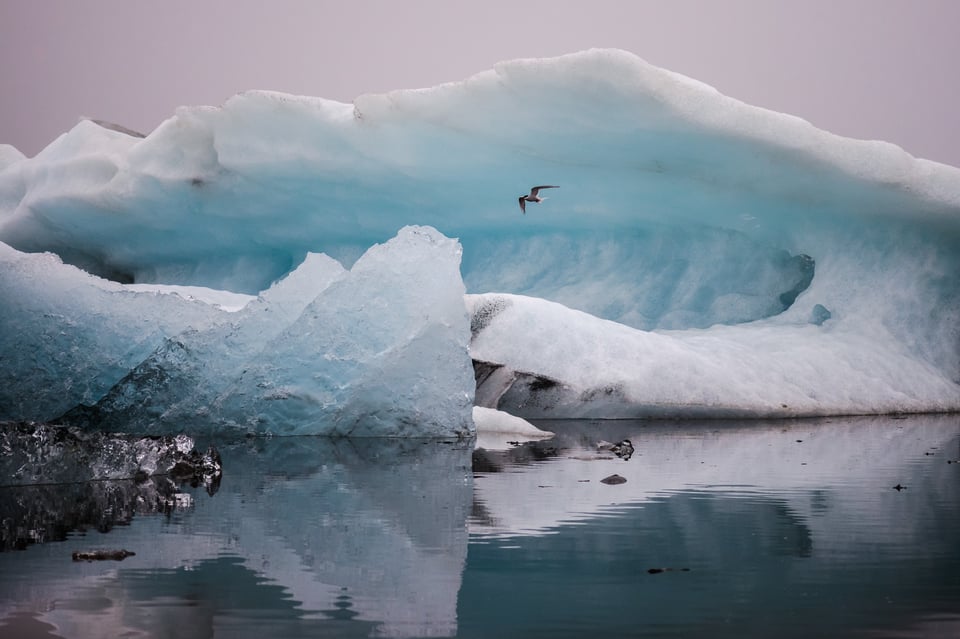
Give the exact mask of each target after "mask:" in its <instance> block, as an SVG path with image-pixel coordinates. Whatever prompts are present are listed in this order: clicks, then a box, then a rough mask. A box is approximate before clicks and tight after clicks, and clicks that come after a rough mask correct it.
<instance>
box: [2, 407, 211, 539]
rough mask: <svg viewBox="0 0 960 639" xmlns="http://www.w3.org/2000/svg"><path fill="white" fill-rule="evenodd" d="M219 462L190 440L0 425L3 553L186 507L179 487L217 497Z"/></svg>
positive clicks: (188, 498)
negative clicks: (74, 533) (76, 531)
mask: <svg viewBox="0 0 960 639" xmlns="http://www.w3.org/2000/svg"><path fill="white" fill-rule="evenodd" d="M221 473H222V464H221V460H220V454H219V452H218V451H217V450H216V448H214V447H212V446H211V447H209V448H208V449H207V451H206V452H204V453H201V452H200V451H199V450H197V449H196V448H195V447H194V445H193V440H192V439H191V438H189V437H187V436H185V435H177V436H162V437H130V436H127V435H122V434H105V433H100V432H86V431H80V430H78V429H73V428H66V427H62V426H51V425H45V424H34V423H11V422H3V423H0V477H4V480H3V485H2V486H0V513H3V517H2V518H0V551H4V550H13V549H22V548H25V547H26V546H27V545H29V544H33V543H44V542H48V541H60V540H63V539H65V538H66V535H67V534H68V533H69V532H71V531H74V530H80V531H82V530H86V529H88V528H92V529H95V530H98V531H100V532H107V531H108V530H110V529H111V528H113V527H114V526H117V525H122V524H128V523H130V521H131V520H132V519H133V517H134V516H135V515H144V514H150V513H168V512H170V511H172V510H177V509H184V508H189V507H191V506H192V504H193V496H192V495H190V494H189V493H187V492H184V491H183V489H182V486H184V485H185V484H186V485H189V486H192V487H195V488H196V487H200V486H203V487H204V489H205V490H206V492H207V493H208V494H210V495H213V494H214V493H216V492H217V490H218V488H219V486H220V477H221Z"/></svg>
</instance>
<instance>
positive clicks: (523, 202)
mask: <svg viewBox="0 0 960 639" xmlns="http://www.w3.org/2000/svg"><path fill="white" fill-rule="evenodd" d="M520 212H521V213H523V214H524V215H526V214H527V196H525V195H521V196H520Z"/></svg>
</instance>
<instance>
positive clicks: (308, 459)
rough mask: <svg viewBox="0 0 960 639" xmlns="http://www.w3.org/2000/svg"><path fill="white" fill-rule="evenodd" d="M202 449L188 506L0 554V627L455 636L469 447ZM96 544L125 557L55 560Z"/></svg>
mask: <svg viewBox="0 0 960 639" xmlns="http://www.w3.org/2000/svg"><path fill="white" fill-rule="evenodd" d="M218 448H220V450H221V452H222V457H223V462H224V475H223V480H222V483H221V486H220V490H219V491H218V492H217V494H216V495H214V496H207V495H204V494H203V493H202V492H200V491H199V490H198V491H197V492H196V494H195V496H194V500H193V507H192V508H191V509H188V510H173V511H171V512H170V513H168V514H167V516H166V517H158V516H138V517H136V518H134V519H133V520H132V521H130V525H128V526H122V527H118V528H114V529H113V530H111V531H110V534H109V535H100V534H98V533H93V532H90V533H86V534H73V535H70V536H69V537H68V539H67V540H66V541H65V542H63V543H56V544H45V545H39V546H33V547H31V548H29V550H27V551H25V552H13V553H0V571H2V573H3V574H4V575H5V578H4V579H3V580H2V583H0V599H2V601H3V602H4V603H3V604H0V619H4V620H6V623H7V624H10V623H13V621H12V620H13V619H19V620H20V622H21V623H24V621H23V619H24V617H23V613H24V612H34V613H41V615H42V616H41V619H42V621H43V622H45V623H49V624H53V625H54V626H55V627H56V628H57V633H58V634H60V635H62V636H67V637H86V636H101V635H102V633H103V631H104V628H109V629H110V632H111V633H117V634H119V633H121V632H130V633H135V634H139V633H144V634H146V635H147V636H178V637H189V636H213V635H219V634H221V633H225V635H226V636H271V635H272V634H273V633H274V632H276V631H277V628H278V627H279V628H284V629H286V630H284V633H283V634H285V635H286V634H291V633H292V634H293V635H298V634H308V635H309V634H311V633H312V632H313V633H314V634H315V631H316V627H315V625H316V624H317V623H319V622H325V623H331V622H332V623H336V624H340V625H342V626H343V627H342V628H339V629H338V630H336V634H339V635H343V634H348V635H357V636H370V635H377V636H450V635H453V634H455V633H456V611H457V593H458V591H459V586H460V580H461V575H462V571H463V567H464V562H465V559H466V552H467V529H466V519H467V514H468V510H469V507H470V499H471V494H472V479H471V474H470V468H469V464H470V443H445V442H441V441H437V440H410V439H406V440H399V439H370V440H364V441H362V442H357V441H350V440H345V439H343V440H337V439H324V438H276V439H272V438H271V439H259V438H249V439H247V440H245V441H243V442H240V443H232V444H229V443H228V444H218ZM3 490H6V491H12V490H24V489H23V488H13V487H10V488H5V489H3ZM201 490H202V489H201ZM105 546H109V547H111V548H112V547H116V548H125V549H129V550H131V551H133V552H135V553H136V554H135V555H134V556H131V557H129V558H127V559H125V560H124V561H122V562H119V563H118V562H112V561H111V562H92V563H86V562H79V563H76V562H71V560H70V556H71V553H72V552H73V551H75V550H86V549H89V548H102V547H105ZM30 619H33V618H32V617H30ZM34 621H36V620H34ZM277 624H280V626H278V625H277ZM3 628H4V626H3V625H0V634H2V629H3ZM311 628H313V630H312V631H311ZM324 628H326V629H327V630H328V631H329V630H330V628H329V626H324ZM287 630H289V633H288V632H287Z"/></svg>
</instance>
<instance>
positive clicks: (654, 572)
mask: <svg viewBox="0 0 960 639" xmlns="http://www.w3.org/2000/svg"><path fill="white" fill-rule="evenodd" d="M647 572H648V573H650V574H651V575H658V574H660V573H661V572H690V569H689V568H647Z"/></svg>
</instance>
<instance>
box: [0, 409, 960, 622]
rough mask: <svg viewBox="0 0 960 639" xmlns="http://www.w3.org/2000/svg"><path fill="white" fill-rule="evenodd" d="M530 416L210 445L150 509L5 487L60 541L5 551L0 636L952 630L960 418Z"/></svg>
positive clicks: (959, 617)
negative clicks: (508, 423)
mask: <svg viewBox="0 0 960 639" xmlns="http://www.w3.org/2000/svg"><path fill="white" fill-rule="evenodd" d="M538 425H540V426H541V427H545V428H548V429H550V430H554V431H555V432H556V433H557V435H556V437H554V438H553V439H551V440H546V441H542V442H538V443H510V442H508V441H504V440H498V439H497V438H481V439H480V440H479V441H478V442H477V448H476V450H474V445H473V442H460V443H458V442H440V441H411V440H375V441H374V440H353V441H349V440H329V439H322V438H272V439H244V440H239V441H216V442H213V443H214V444H215V445H216V446H217V448H218V449H219V450H220V453H221V455H222V459H223V476H222V479H221V481H220V484H219V487H218V489H216V490H211V489H210V487H209V486H207V487H206V488H205V487H204V486H203V485H199V486H197V487H196V488H191V487H190V486H189V485H183V486H181V487H180V488H179V490H180V491H182V492H181V495H182V497H181V498H178V499H176V500H173V501H171V502H170V504H171V505H170V507H168V508H164V509H159V510H157V509H150V508H143V507H141V508H140V509H139V510H137V509H136V508H133V509H130V508H124V506H123V504H122V503H118V500H119V501H122V499H121V498H117V499H115V500H113V501H111V500H103V499H90V498H89V497H88V496H87V495H88V493H89V492H90V491H93V492H95V493H97V494H98V495H99V492H98V491H100V492H102V491H103V490H105V488H104V487H102V486H100V487H96V488H95V487H91V484H95V483H96V482H90V483H87V484H79V485H78V484H68V485H58V486H44V487H30V488H23V487H19V488H18V487H5V488H0V506H3V505H6V506H4V508H5V510H7V512H0V516H2V518H3V519H7V520H9V519H10V517H11V515H12V514H13V513H14V512H16V513H18V515H17V516H20V517H27V515H23V513H24V512H33V513H37V512H42V513H45V514H44V517H47V518H49V517H52V516H53V515H51V514H50V513H56V512H60V513H61V516H62V520H61V521H59V522H58V525H59V526H60V528H61V530H62V533H63V534H61V535H59V537H56V536H50V535H47V536H46V537H44V539H53V538H61V539H63V540H62V541H47V542H45V543H35V544H31V545H28V546H27V547H26V549H25V550H12V551H6V552H0V575H2V578H0V637H17V638H29V637H67V638H74V637H119V636H124V637H183V638H187V637H213V636H220V637H266V636H270V637H318V636H319V637H371V636H374V637H381V636H385V637H448V636H457V637H491V636H497V637H499V638H504V637H539V636H542V637H585V636H597V637H670V636H704V637H752V636H756V637H769V636H777V637H810V636H854V637H857V636H863V637H955V636H960V512H958V504H960V417H958V416H940V417H935V416H927V417H911V418H906V419H892V418H858V419H832V420H821V421H791V422H768V423H730V422H725V423H684V422H677V423H649V424H644V423H640V422H558V423H547V422H541V423H539V424H538ZM623 438H629V439H630V440H631V441H632V442H633V444H634V446H635V449H636V450H635V453H634V455H633V456H632V457H631V458H630V459H626V460H625V459H621V458H619V457H617V456H615V455H613V454H611V453H609V452H607V451H604V450H598V449H597V447H596V442H597V441H598V440H601V439H603V440H607V441H619V440H621V439H623ZM504 439H509V438H504ZM203 444H204V445H205V444H206V443H205V442H204V443H203ZM611 474H618V475H620V476H622V477H623V478H625V479H626V480H627V481H626V483H623V484H619V485H608V484H604V483H601V482H600V480H601V479H603V478H604V477H607V476H609V475H611ZM894 486H900V487H901V490H896V489H894ZM136 493H137V491H136V490H132V489H131V488H130V487H129V486H127V487H126V489H125V491H124V490H121V491H120V492H119V493H118V494H121V495H122V496H125V497H123V498H125V499H128V500H133V501H136V500H137V497H136ZM211 493H212V494H211ZM130 495H133V497H130ZM141 501H142V499H141ZM14 503H15V504H18V507H17V509H16V510H14V509H13V508H11V507H10V504H14ZM90 504H98V505H100V506H99V507H101V508H103V509H104V510H109V511H110V512H99V513H89V512H86V511H85V510H84V508H87V509H88V510H89V507H91V506H90ZM104 504H106V505H104ZM27 506H29V507H30V508H33V510H32V511H31V510H30V509H29V508H27ZM141 506H142V504H141ZM25 509H26V510H25ZM78 510H80V511H83V512H84V514H85V517H80V516H78V515H77V511H78ZM114 511H123V512H124V513H127V514H126V515H125V516H124V517H123V518H120V519H117V517H116V516H114V515H113V514H112V513H114ZM130 512H134V514H133V515H132V516H130V515H129V513H130ZM31 522H32V523H30V525H35V522H33V520H31ZM91 522H93V523H91ZM10 523H11V522H9V521H7V522H6V524H7V525H8V527H9V524H10ZM46 524H48V525H47V528H46V529H45V530H50V529H54V528H56V526H53V525H52V524H51V522H49V521H47V522H46ZM98 529H102V530H104V531H106V532H100V530H98ZM93 549H126V550H130V551H133V552H135V553H136V554H135V555H134V556H131V557H128V558H126V559H124V560H123V561H96V562H74V561H72V560H71V553H73V552H74V551H85V550H93ZM651 570H653V571H652V572H651Z"/></svg>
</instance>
